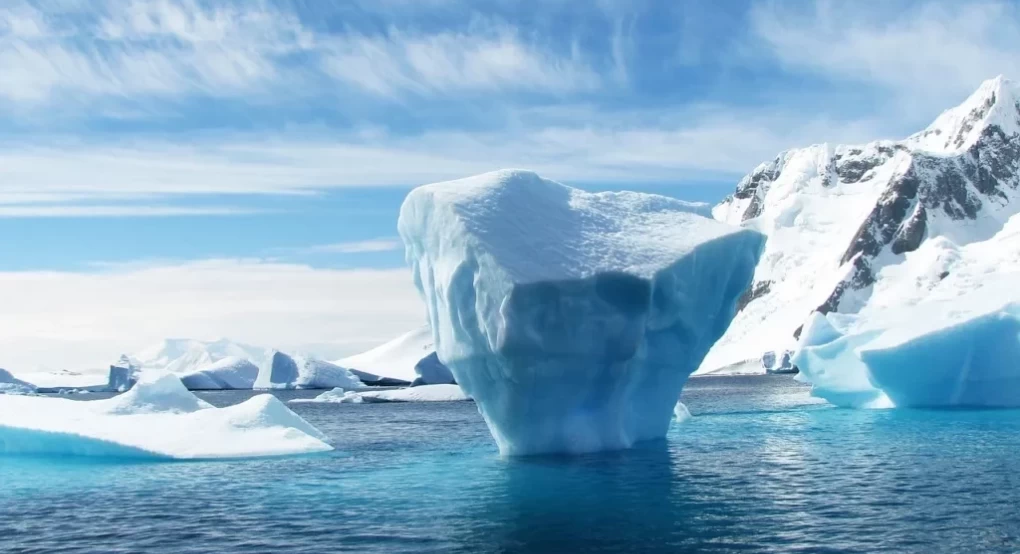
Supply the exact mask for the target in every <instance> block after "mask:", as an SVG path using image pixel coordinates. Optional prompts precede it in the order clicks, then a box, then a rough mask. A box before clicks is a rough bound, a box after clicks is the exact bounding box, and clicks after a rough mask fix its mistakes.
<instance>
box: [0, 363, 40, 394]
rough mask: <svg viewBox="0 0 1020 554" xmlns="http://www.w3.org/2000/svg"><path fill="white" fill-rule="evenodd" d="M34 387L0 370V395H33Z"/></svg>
mask: <svg viewBox="0 0 1020 554" xmlns="http://www.w3.org/2000/svg"><path fill="white" fill-rule="evenodd" d="M34 392H35V385H33V384H31V383H27V382H25V381H22V380H21V379H18V378H16V377H14V376H13V375H11V374H10V372H9V371H7V370H5V369H0V394H33V393H34Z"/></svg>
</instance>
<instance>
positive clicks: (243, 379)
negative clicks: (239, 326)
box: [180, 356, 259, 390]
mask: <svg viewBox="0 0 1020 554" xmlns="http://www.w3.org/2000/svg"><path fill="white" fill-rule="evenodd" d="M258 376H259V368H258V366H256V365H255V364H253V363H252V362H250V361H249V360H247V359H245V358H238V357H235V356H231V357H227V358H223V359H222V360H220V361H218V362H214V363H212V364H209V365H207V366H205V367H202V368H201V369H198V370H196V371H193V372H189V373H185V374H182V375H181V376H180V377H181V381H182V382H183V383H184V386H186V387H187V388H188V389H190V390H251V389H252V388H254V386H255V379H257V378H258Z"/></svg>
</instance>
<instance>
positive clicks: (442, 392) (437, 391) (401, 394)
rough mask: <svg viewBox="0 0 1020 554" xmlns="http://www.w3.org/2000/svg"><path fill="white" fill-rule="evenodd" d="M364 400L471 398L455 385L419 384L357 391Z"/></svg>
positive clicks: (452, 399) (422, 400) (459, 400)
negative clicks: (389, 388) (407, 386)
mask: <svg viewBox="0 0 1020 554" xmlns="http://www.w3.org/2000/svg"><path fill="white" fill-rule="evenodd" d="M358 394H359V395H360V396H361V398H362V399H363V400H364V401H365V402H463V401H466V400H471V397H470V396H468V395H467V394H464V391H463V390H462V389H461V388H460V387H459V386H457V385H421V386H419V387H411V388H407V389H395V390H380V391H366V392H361V393H358Z"/></svg>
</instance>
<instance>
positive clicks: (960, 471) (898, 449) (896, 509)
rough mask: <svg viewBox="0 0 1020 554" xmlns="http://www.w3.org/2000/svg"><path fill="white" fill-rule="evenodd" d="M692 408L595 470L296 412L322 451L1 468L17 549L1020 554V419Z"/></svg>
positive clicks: (729, 404) (783, 385)
mask: <svg viewBox="0 0 1020 554" xmlns="http://www.w3.org/2000/svg"><path fill="white" fill-rule="evenodd" d="M311 395H314V393H286V394H281V396H284V397H286V398H291V397H294V396H311ZM202 396H203V397H204V398H206V399H207V400H209V401H211V402H213V403H214V404H218V405H225V404H232V403H235V402H238V401H240V400H242V399H243V398H245V397H246V396H247V394H243V393H209V394H203V395H202ZM684 401H685V402H686V404H687V406H688V408H689V409H690V411H691V412H692V414H694V416H695V417H694V418H693V419H691V420H690V421H688V422H687V423H685V424H683V425H675V426H674V427H673V429H672V430H671V431H670V434H669V437H668V440H667V441H665V442H664V443H658V444H653V445H648V446H647V447H645V448H641V449H637V450H633V451H627V452H619V453H610V454H603V455H593V456H585V457H580V458H548V457H546V458H534V459H519V460H505V459H501V458H499V457H498V456H497V453H496V449H495V446H494V445H493V443H492V441H491V439H490V438H489V436H488V432H487V430H486V429H485V426H484V424H483V423H482V421H481V418H480V417H479V415H478V413H477V411H476V409H475V407H474V405H473V404H471V403H454V404H363V405H349V404H332V405H314V404H299V405H294V406H293V408H294V409H295V411H297V412H298V413H300V414H301V415H302V416H303V417H305V418H306V419H307V420H308V421H309V422H311V423H312V424H314V425H315V426H317V427H318V428H319V429H321V430H322V431H323V432H325V433H326V434H327V435H329V437H330V438H331V440H332V441H333V442H334V444H335V445H336V446H337V450H336V452H334V453H329V454H323V455H315V456H305V457H296V458H283V459H270V460H241V461H229V462H193V463H138V462H126V461H122V462H117V461H110V460H107V461H81V460H71V459H41V458H13V457H8V458H2V457H0V552H5V553H6V552H166V553H182V552H759V551H773V552H796V551H804V552H1016V551H1020V502H1018V501H1020V455H1018V454H1020V411H946V412H935V411H850V410H839V409H834V408H830V407H828V406H826V405H823V404H818V403H817V402H814V401H813V400H812V399H810V398H809V397H808V395H807V391H806V389H805V388H804V387H803V386H801V385H799V384H797V383H795V382H793V381H792V380H791V379H789V378H788V377H747V378H744V377H719V378H699V379H694V380H692V381H691V382H690V383H689V384H688V387H687V389H686V390H685V392H684Z"/></svg>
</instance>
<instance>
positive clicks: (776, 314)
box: [697, 77, 1020, 374]
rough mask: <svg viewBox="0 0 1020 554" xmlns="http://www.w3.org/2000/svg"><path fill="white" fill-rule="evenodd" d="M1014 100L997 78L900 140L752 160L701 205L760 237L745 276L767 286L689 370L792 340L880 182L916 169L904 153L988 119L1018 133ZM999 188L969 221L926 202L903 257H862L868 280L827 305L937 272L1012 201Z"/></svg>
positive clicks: (884, 186)
mask: <svg viewBox="0 0 1020 554" xmlns="http://www.w3.org/2000/svg"><path fill="white" fill-rule="evenodd" d="M1018 98H1020V94H1018V87H1017V85H1016V84H1015V83H1011V82H1010V81H1008V80H1006V79H1003V78H1002V77H999V78H996V79H992V80H989V81H987V82H985V83H984V84H982V85H981V87H980V88H979V89H978V91H976V92H975V93H974V94H973V95H972V96H971V97H970V98H968V99H967V100H966V101H965V102H964V103H963V104H961V105H960V106H958V107H956V108H953V109H951V110H948V111H946V112H945V113H943V114H942V115H941V116H939V118H938V119H937V120H936V121H935V122H933V123H932V125H931V126H929V127H928V129H926V130H925V131H922V132H921V133H918V134H915V135H913V136H911V137H909V138H907V139H905V140H903V141H897V142H894V141H876V142H872V143H869V144H865V145H855V146H831V145H827V144H821V145H815V146H810V147H807V148H802V149H795V150H790V151H788V152H784V153H782V154H780V155H779V156H778V157H777V158H776V159H775V160H774V161H773V162H770V163H765V164H761V165H760V166H759V167H758V168H756V169H755V171H754V172H752V174H750V175H748V177H746V178H745V181H743V182H742V183H747V182H751V181H758V182H760V183H761V184H760V185H759V186H758V188H757V190H756V191H755V192H754V194H753V195H750V196H748V197H746V198H737V197H731V198H728V199H727V200H726V201H724V202H723V203H721V204H719V205H718V206H716V207H715V208H714V209H713V215H714V217H715V218H716V219H718V220H720V221H724V222H728V223H731V224H741V225H743V226H745V227H747V228H751V229H755V230H758V231H761V232H762V233H764V234H766V235H767V236H768V241H767V243H766V247H765V252H764V254H763V255H762V257H761V261H760V262H759V264H758V267H757V268H756V271H755V277H754V281H755V286H759V285H761V286H762V287H765V285H766V284H767V287H768V292H767V293H765V294H763V295H761V296H760V297H758V298H757V299H756V300H754V301H752V302H751V303H750V304H748V305H747V306H746V307H745V308H744V309H742V310H741V311H740V312H739V313H738V314H737V316H736V317H735V318H734V320H733V323H732V324H731V325H730V327H729V329H728V330H727V332H726V333H725V335H724V336H723V337H722V338H721V339H720V340H719V341H718V342H717V343H716V344H715V346H714V347H713V348H712V350H711V351H710V352H709V354H708V355H707V356H706V357H705V360H704V362H703V363H702V365H701V367H700V368H699V369H698V371H697V373H699V374H705V373H714V372H716V371H718V370H719V369H720V368H727V367H735V366H739V365H741V364H742V363H744V362H749V361H753V360H758V359H760V356H761V354H762V353H763V352H765V351H769V350H775V351H782V350H785V349H792V348H793V347H794V345H795V344H796V339H795V338H794V331H795V330H796V329H797V328H798V327H800V326H801V325H802V324H804V322H805V321H806V319H807V317H808V316H809V315H810V314H811V313H812V311H814V310H815V309H817V308H818V307H819V306H821V305H823V304H824V303H825V302H826V300H827V299H828V297H829V295H830V294H831V293H832V292H833V290H834V289H835V287H836V285H837V284H838V283H839V282H840V281H841V280H842V279H843V278H844V277H845V276H847V275H848V274H850V271H851V269H852V268H851V264H850V263H846V264H841V258H842V256H843V253H844V252H846V251H847V249H848V247H850V245H851V243H852V242H853V239H854V237H855V235H856V233H857V231H858V229H859V228H860V227H861V225H862V223H864V221H865V220H866V218H867V217H868V215H869V214H870V213H871V211H872V210H873V209H874V208H875V207H876V205H877V203H878V202H879V199H880V198H881V197H882V195H883V193H884V192H886V191H887V190H889V188H890V186H891V184H892V183H894V182H895V181H896V179H897V178H899V177H900V176H902V175H904V174H905V172H907V170H908V169H911V168H913V171H915V172H918V175H919V176H921V177H923V176H924V172H925V169H924V168H923V167H922V166H919V165H918V164H917V163H915V162H916V157H917V156H919V155H924V156H932V155H937V156H950V155H965V153H966V151H967V149H968V148H970V147H971V146H973V145H974V142H975V141H976V140H977V139H978V138H979V136H980V135H981V133H982V132H983V131H985V130H986V129H987V126H988V125H993V124H994V125H998V126H999V127H1000V128H1001V129H1002V130H1003V131H1004V132H1005V133H1006V134H1007V135H1010V134H1013V133H1020V111H1018V110H1020V108H1018V104H1017V99H1018ZM837 164H844V165H843V166H842V167H844V169H846V168H847V167H851V166H853V165H854V164H856V165H857V166H858V167H862V168H866V170H864V169H862V170H861V172H860V175H859V178H853V179H845V178H841V177H840V176H839V175H837V173H836V171H834V170H835V168H836V166H837ZM850 173H853V172H852V171H851V172H850ZM846 174H847V171H844V172H843V175H846ZM954 186H963V187H965V188H967V190H968V191H970V192H966V191H965V192H966V194H973V193H974V191H972V190H971V189H972V188H973V187H974V186H975V185H974V184H973V183H971V184H961V185H954ZM1002 188H1003V195H1004V196H1003V197H1001V198H993V199H985V200H983V201H982V208H981V211H980V212H979V213H978V215H977V218H976V219H968V218H964V219H952V218H950V217H948V216H947V215H946V214H945V213H942V212H941V211H939V210H929V211H928V224H927V229H926V234H925V237H924V239H925V240H924V241H923V242H922V246H921V248H920V249H919V250H918V251H915V252H912V253H908V254H906V256H904V255H894V254H892V253H891V252H890V251H889V249H888V247H887V248H886V250H885V251H884V252H883V253H882V254H881V255H880V256H879V257H877V258H876V259H875V260H874V262H873V265H872V267H873V269H874V270H875V272H876V273H877V281H876V283H875V285H874V287H870V288H865V289H861V290H858V291H854V292H852V293H849V294H846V295H845V296H843V298H842V301H841V303H840V304H839V306H838V311H840V312H844V313H856V312H859V311H861V310H864V309H866V308H867V307H868V306H869V305H875V306H883V307H889V306H894V305H900V306H906V305H909V304H910V303H911V301H910V300H902V301H901V300H898V299H897V297H896V295H897V294H899V292H900V291H898V290H895V289H898V288H900V287H901V285H902V286H906V287H908V288H910V287H913V286H914V281H915V280H926V282H928V283H929V286H930V285H931V284H932V283H934V282H937V281H938V280H939V279H940V277H939V276H940V275H941V274H942V272H943V271H944V270H945V269H948V268H949V267H950V266H952V264H954V263H955V262H954V260H955V259H956V256H958V252H957V250H958V249H960V248H964V247H966V245H968V244H970V243H975V242H983V241H986V240H988V239H990V238H991V237H992V236H994V235H996V234H997V233H999V232H1000V231H1002V230H1003V229H1004V228H1005V226H1006V223H1007V222H1008V221H1009V220H1010V218H1011V217H1012V216H1013V215H1014V214H1016V213H1017V212H1018V211H1020V195H1018V194H1017V192H1016V190H1014V189H1013V188H1012V186H1005V187H1002ZM752 203H757V205H760V206H761V210H760V213H758V215H757V216H756V217H754V218H752V219H750V220H747V221H743V217H744V215H745V213H746V212H747V210H748V208H749V206H751V205H752ZM915 209H916V207H915ZM1016 252H1017V251H1016V250H1000V251H998V252H988V253H987V256H988V260H989V262H990V263H991V264H992V265H995V264H997V263H999V260H1002V259H1005V258H1009V257H1015V255H1016V254H1015V253H1016ZM922 256H927V257H928V258H929V260H928V261H927V262H925V263H924V264H916V263H913V262H911V261H910V260H911V258H919V257H922ZM941 266H945V267H941ZM918 271H924V272H929V273H926V274H922V273H918ZM922 289H923V287H921V288H919V289H918V290H922ZM922 294H923V293H922ZM915 301H916V299H915ZM759 371H761V370H759Z"/></svg>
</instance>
